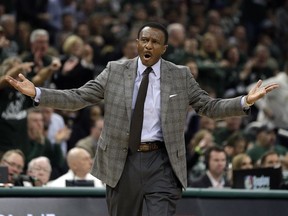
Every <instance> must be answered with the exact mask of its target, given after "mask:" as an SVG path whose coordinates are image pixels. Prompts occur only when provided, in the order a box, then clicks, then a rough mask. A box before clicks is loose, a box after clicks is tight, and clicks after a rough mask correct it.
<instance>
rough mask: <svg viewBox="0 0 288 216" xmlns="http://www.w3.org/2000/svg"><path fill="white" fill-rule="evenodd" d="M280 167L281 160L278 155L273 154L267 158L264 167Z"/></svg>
mask: <svg viewBox="0 0 288 216" xmlns="http://www.w3.org/2000/svg"><path fill="white" fill-rule="evenodd" d="M278 166H280V159H279V156H278V155H277V154H271V155H268V156H267V157H266V160H265V162H264V164H263V167H278Z"/></svg>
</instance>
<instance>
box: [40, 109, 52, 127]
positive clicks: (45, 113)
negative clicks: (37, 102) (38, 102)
mask: <svg viewBox="0 0 288 216" xmlns="http://www.w3.org/2000/svg"><path fill="white" fill-rule="evenodd" d="M41 111H42V114H43V119H44V122H45V123H46V124H49V123H50V120H51V116H52V114H53V111H54V110H53V108H50V107H43V108H42V109H41Z"/></svg>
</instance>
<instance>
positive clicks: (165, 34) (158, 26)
mask: <svg viewBox="0 0 288 216" xmlns="http://www.w3.org/2000/svg"><path fill="white" fill-rule="evenodd" d="M145 27H151V28H156V29H158V30H160V31H162V32H163V34H164V37H165V39H164V44H165V45H166V44H167V43H168V31H167V29H166V28H165V26H164V25H162V24H160V23H157V22H149V23H146V24H144V25H143V26H142V27H141V28H140V29H139V31H138V34H137V37H138V39H139V37H140V33H141V31H142V30H143V29H144V28H145Z"/></svg>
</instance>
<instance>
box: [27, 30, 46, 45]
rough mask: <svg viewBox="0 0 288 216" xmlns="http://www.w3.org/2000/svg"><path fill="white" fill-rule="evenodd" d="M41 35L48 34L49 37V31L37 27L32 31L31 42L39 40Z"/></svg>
mask: <svg viewBox="0 0 288 216" xmlns="http://www.w3.org/2000/svg"><path fill="white" fill-rule="evenodd" d="M39 36H47V37H48V39H49V33H48V31H46V30H45V29H36V30H34V31H32V33H31V35H30V43H33V42H35V41H36V40H37V38H38V37H39Z"/></svg>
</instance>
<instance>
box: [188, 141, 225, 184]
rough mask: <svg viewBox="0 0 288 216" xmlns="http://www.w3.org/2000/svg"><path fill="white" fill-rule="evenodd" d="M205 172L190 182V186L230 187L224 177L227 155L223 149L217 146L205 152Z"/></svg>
mask: <svg viewBox="0 0 288 216" xmlns="http://www.w3.org/2000/svg"><path fill="white" fill-rule="evenodd" d="M205 163H206V170H207V171H206V173H205V174H204V175H202V176H201V177H200V178H199V179H197V180H194V181H192V182H190V184H189V186H190V187H197V188H210V187H212V188H224V187H230V183H229V182H228V180H227V179H226V178H225V173H226V169H227V156H226V153H225V151H224V149H222V148H219V147H217V146H214V147H211V148H209V149H208V150H207V151H206V153H205Z"/></svg>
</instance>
